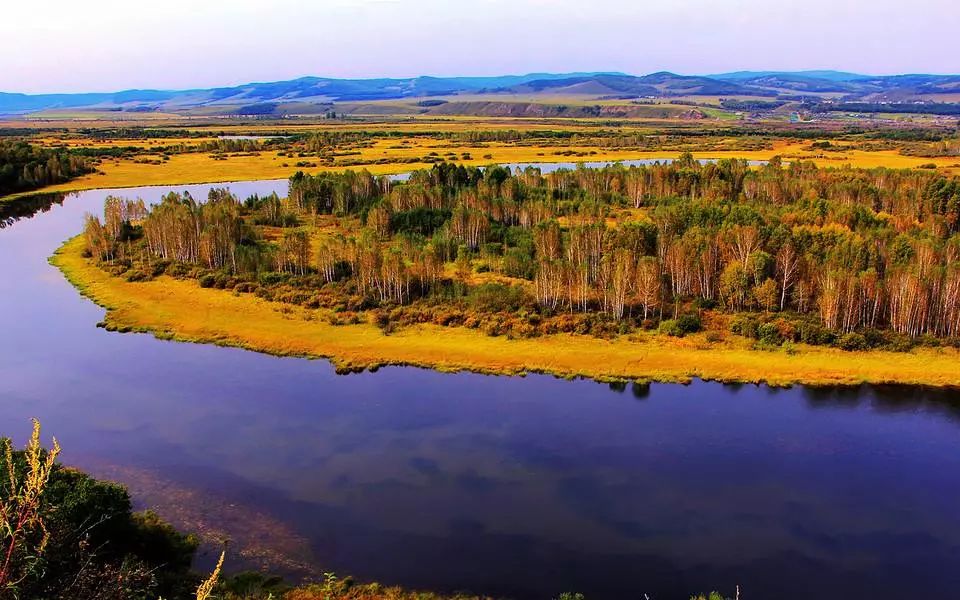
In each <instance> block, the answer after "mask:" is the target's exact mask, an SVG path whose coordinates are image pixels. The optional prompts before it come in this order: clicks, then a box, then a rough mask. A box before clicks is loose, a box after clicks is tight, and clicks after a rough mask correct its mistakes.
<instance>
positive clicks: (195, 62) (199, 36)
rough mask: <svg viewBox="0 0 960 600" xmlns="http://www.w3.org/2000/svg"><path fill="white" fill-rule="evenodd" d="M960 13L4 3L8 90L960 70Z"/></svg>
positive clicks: (878, 7) (783, 3)
mask: <svg viewBox="0 0 960 600" xmlns="http://www.w3.org/2000/svg"><path fill="white" fill-rule="evenodd" d="M957 1H958V0H856V1H852V0H654V1H652V2H650V1H647V0H469V1H468V0H313V1H309V0H299V1H298V0H160V1H158V2H143V1H131V0H126V1H122V2H120V1H115V0H84V1H80V0H32V1H26V0H3V2H2V5H0V91H3V92H24V93H52V92H92V91H117V90H123V89H132V88H139V89H145V88H149V89H187V88H195V87H215V86H228V85H236V84H241V83H248V82H253V81H278V80H284V79H292V78H296V77H302V76H305V75H316V76H326V77H344V78H362V77H410V76H417V75H436V76H453V75H504V74H523V73H529V72H571V71H623V72H626V73H631V74H636V75H642V74H646V73H651V72H655V71H673V72H676V73H681V74H709V73H719V72H726V71H738V70H804V69H837V70H843V71H853V72H858V73H868V74H877V75H882V74H897V73H918V72H920V73H960V52H958V51H957V43H956V39H957V35H958V34H960V7H958V5H957Z"/></svg>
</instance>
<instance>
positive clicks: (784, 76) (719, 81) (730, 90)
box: [0, 71, 960, 115]
mask: <svg viewBox="0 0 960 600" xmlns="http://www.w3.org/2000/svg"><path fill="white" fill-rule="evenodd" d="M954 94H955V95H957V97H956V100H960V76H957V75H923V74H919V75H893V76H870V75H858V74H855V73H845V72H839V71H801V72H782V71H739V72H733V73H722V74H717V75H710V76H695V75H694V76H691V75H677V74H675V73H669V72H665V71H662V72H658V73H652V74H649V75H643V76H634V75H627V74H624V73H616V72H596V73H559V74H552V73H531V74H527V75H507V76H498V77H429V76H423V77H411V78H406V79H398V78H381V79H332V78H324V77H302V78H299V79H293V80H289V81H276V82H262V83H249V84H244V85H239V86H233V87H219V88H208V89H191V90H126V91H121V92H115V93H81V94H39V95H28V94H20V93H0V114H5V115H29V114H31V113H36V112H41V111H58V110H61V111H62V110H81V109H82V110H91V111H119V112H124V111H130V112H151V111H157V112H165V113H167V112H172V113H182V114H201V115H237V114H242V115H250V114H254V115H256V114H263V115H283V114H318V113H322V112H324V111H327V110H331V109H332V110H336V107H337V106H340V105H343V104H344V103H348V104H351V105H356V104H357V103H365V104H366V105H368V106H370V103H378V102H384V101H397V100H405V99H411V100H414V99H422V98H444V99H446V100H448V101H451V102H454V105H453V106H448V107H446V108H444V109H440V108H426V109H423V110H417V109H414V108H412V107H415V106H416V104H412V105H410V106H404V107H403V108H402V110H400V112H410V111H413V112H427V111H429V112H438V113H449V112H450V111H451V110H452V109H453V108H454V106H460V107H465V106H466V105H472V104H475V103H476V101H477V96H483V97H484V98H483V100H484V101H485V102H488V103H500V104H503V103H509V102H511V101H512V100H511V99H512V98H520V97H523V98H524V100H523V102H525V103H527V104H530V103H533V104H537V103H541V102H542V103H546V104H549V103H551V102H552V103H556V102H557V100H556V99H557V98H570V97H576V98H581V99H583V100H590V101H592V100H604V99H619V100H625V101H628V100H632V99H638V98H676V97H680V96H694V97H695V96H711V97H717V96H721V97H754V98H769V99H784V100H806V101H822V100H824V99H834V100H839V101H843V102H916V101H928V100H936V101H940V102H943V101H953V100H954V98H952V95H954ZM458 96H471V99H470V100H471V101H470V102H467V101H465V99H463V100H464V101H460V100H461V99H458V98H457V97H458ZM485 110H490V108H489V105H488V107H487V109H485ZM531 110H533V111H534V112H536V111H537V110H539V109H524V110H523V111H521V112H530V111H531ZM511 111H514V109H513V108H509V109H508V110H506V112H507V113H510V112H511ZM514 112H515V111H514ZM541 112H542V111H541ZM579 112H583V111H579Z"/></svg>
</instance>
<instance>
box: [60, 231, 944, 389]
mask: <svg viewBox="0 0 960 600" xmlns="http://www.w3.org/2000/svg"><path fill="white" fill-rule="evenodd" d="M82 250H83V241H82V240H81V239H80V238H79V237H78V238H74V239H73V240H70V241H68V242H67V243H66V244H65V245H64V246H63V247H62V248H60V249H59V250H58V251H57V253H56V254H55V255H54V257H53V258H52V259H51V262H52V263H53V264H54V265H56V266H57V267H59V268H60V269H61V270H62V271H63V273H64V274H65V275H66V277H67V278H68V279H69V280H70V281H71V282H72V283H73V284H74V285H75V286H76V287H77V288H78V289H80V290H81V292H82V293H83V294H84V295H86V296H88V297H89V298H91V299H92V300H94V301H95V302H96V303H97V304H99V305H100V306H103V307H105V308H107V315H106V325H107V327H108V328H110V329H115V330H119V331H139V332H150V333H152V334H154V335H156V336H157V337H159V338H162V339H172V340H178V341H188V342H202V343H215V344H220V345H225V346H236V347H240V348H247V349H251V350H257V351H261V352H267V353H270V354H276V355H281V356H286V355H289V356H304V357H315V358H329V359H330V360H331V361H332V362H333V363H334V364H335V365H336V366H337V367H338V369H341V370H351V369H360V368H369V367H375V366H380V365H388V364H403V365H415V366H421V367H429V368H434V369H438V370H443V371H461V370H468V371H475V372H481V373H495V374H522V373H527V372H542V373H550V374H553V375H557V376H559V377H575V376H584V377H592V378H596V379H599V380H613V379H637V380H652V381H669V382H686V381H689V380H690V379H691V378H696V377H698V378H702V379H708V380H718V381H725V382H766V383H769V384H772V385H789V384H794V383H803V384H814V385H829V384H859V383H864V382H867V383H902V384H920V385H931V386H957V385H960V354H958V353H957V351H955V350H953V349H922V350H915V351H913V352H910V353H890V352H882V351H872V352H860V353H851V352H843V351H840V350H835V349H828V348H821V347H810V346H804V345H798V346H797V348H798V352H797V353H796V354H788V353H786V352H784V351H775V352H766V351H758V350H752V349H750V342H749V341H748V340H746V339H742V338H736V337H730V338H729V339H727V340H725V341H721V342H716V343H708V342H706V340H705V339H704V337H703V336H702V334H701V335H694V336H690V337H687V338H684V339H674V338H666V337H663V336H658V335H653V334H643V335H640V336H631V337H630V338H627V337H621V338H618V339H616V340H613V341H608V340H602V339H598V338H594V337H585V336H575V335H556V336H548V337H541V338H533V339H516V340H509V339H506V338H502V337H489V336H486V335H484V334H483V333H481V332H479V331H476V330H473V329H466V328H443V327H439V326H432V325H423V326H418V327H415V328H408V329H404V330H401V331H400V332H398V333H395V334H393V335H384V334H383V333H381V331H380V330H379V329H378V328H376V327H375V326H373V325H370V324H365V323H364V324H359V325H342V326H334V325H330V324H329V323H328V322H327V320H326V316H327V314H326V313H325V312H324V311H320V310H306V309H302V308H299V307H293V306H289V305H283V304H278V303H273V302H267V301H264V300H262V299H260V298H257V297H255V296H253V295H250V294H243V295H238V294H235V293H233V292H230V291H223V290H216V289H205V288H200V287H199V286H198V285H197V283H196V282H195V281H184V280H175V279H171V278H169V277H162V278H159V279H156V280H153V281H148V282H142V283H130V282H127V281H126V280H124V279H121V278H117V277H112V276H111V275H109V274H107V273H106V272H104V271H103V270H101V269H100V268H99V267H97V266H96V265H94V264H93V263H92V262H90V261H89V260H87V259H85V258H84V257H83V256H82V254H81V253H82Z"/></svg>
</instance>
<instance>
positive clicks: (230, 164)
mask: <svg viewBox="0 0 960 600" xmlns="http://www.w3.org/2000/svg"><path fill="white" fill-rule="evenodd" d="M560 150H563V151H566V150H570V151H573V152H577V153H585V154H587V155H586V156H579V157H567V156H561V155H557V154H555V153H556V152H557V151H560ZM430 152H436V153H437V154H439V155H440V156H443V155H444V154H446V153H450V152H452V153H455V154H456V155H457V156H458V158H457V161H456V162H458V163H462V164H467V165H476V166H483V165H488V164H491V163H501V164H504V163H526V162H541V163H544V162H578V161H587V162H593V161H617V160H632V159H670V158H676V157H677V156H679V155H680V152H677V151H665V152H638V151H629V150H628V151H624V150H617V149H605V148H601V147H597V146H569V147H563V148H558V147H555V146H515V145H510V144H501V143H490V144H486V145H484V146H483V147H477V146H472V145H469V144H463V143H458V144H451V143H450V142H449V141H447V140H438V139H416V140H414V141H412V143H410V144H407V145H402V144H400V143H399V141H398V140H387V141H383V140H381V141H378V142H376V143H375V144H373V145H372V146H371V147H369V148H362V149H360V154H359V155H358V156H356V158H360V159H364V160H384V161H388V162H385V163H384V164H373V165H367V166H363V167H344V166H318V167H296V166H295V165H296V163H297V162H298V161H299V160H307V161H310V160H312V159H298V158H288V157H279V156H277V155H276V153H275V152H262V153H260V154H259V155H257V156H233V157H230V158H228V159H227V160H216V159H214V158H212V157H211V155H210V154H207V153H190V154H176V155H173V156H171V157H170V160H169V161H164V162H162V163H161V164H146V163H143V162H135V161H131V160H118V161H106V162H104V163H103V164H102V165H101V166H100V169H101V171H102V172H103V174H91V175H86V176H84V177H80V178H78V179H75V180H72V181H70V182H67V183H64V184H61V185H57V186H52V187H49V188H45V189H44V190H42V191H44V192H65V191H75V190H85V189H94V188H122V187H135V186H141V185H174V184H188V183H218V182H226V181H247V180H255V179H285V178H287V177H290V176H291V175H292V174H293V173H295V172H296V171H304V172H307V173H317V172H321V171H342V170H344V169H345V168H366V169H368V170H369V171H371V172H372V173H374V174H393V173H404V172H408V171H412V170H414V169H421V168H429V167H430V164H429V163H423V162H417V163H408V162H401V161H404V160H407V159H410V158H411V157H423V156H426V155H427V154H428V153H430ZM591 152H592V154H590V153H591ZM463 153H469V154H470V156H471V158H470V159H467V160H463V159H462V158H460V157H462V155H463ZM693 155H694V156H695V157H696V158H745V159H748V160H768V159H770V158H772V157H773V156H777V155H780V156H783V157H784V158H785V159H786V160H800V159H802V160H812V161H813V162H815V163H817V164H818V165H819V166H823V167H826V166H835V167H841V166H845V165H850V166H853V167H861V168H872V167H881V166H882V167H891V168H915V167H918V166H920V165H922V164H928V163H934V164H936V165H938V167H939V168H940V170H941V171H942V172H960V168H957V167H953V166H952V165H956V164H958V162H960V161H958V160H957V159H956V158H936V159H931V158H920V157H911V156H902V155H900V154H899V153H897V152H896V151H893V150H886V151H877V152H867V151H863V150H847V151H844V152H834V153H828V154H823V153H816V152H811V151H810V150H809V144H808V143H788V142H776V143H774V144H773V146H772V148H770V149H765V150H722V151H705V152H694V153H693ZM486 156H490V158H485V157H486ZM393 161H396V162H393ZM284 165H287V166H284Z"/></svg>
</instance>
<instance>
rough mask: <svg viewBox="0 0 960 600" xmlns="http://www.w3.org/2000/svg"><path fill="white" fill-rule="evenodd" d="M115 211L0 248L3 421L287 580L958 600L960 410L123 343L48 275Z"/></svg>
mask: <svg viewBox="0 0 960 600" xmlns="http://www.w3.org/2000/svg"><path fill="white" fill-rule="evenodd" d="M209 187H210V186H206V185H195V186H173V187H172V188H171V187H166V186H165V187H159V188H138V189H127V190H121V191H118V192H117V193H119V194H122V195H126V196H140V197H143V198H144V199H145V200H148V201H155V200H157V199H159V196H160V195H161V193H164V192H166V191H169V190H170V189H178V190H182V189H188V190H190V191H191V193H193V194H194V196H195V197H198V198H203V197H205V196H206V190H207V189H208V188H209ZM229 187H230V188H231V189H232V190H233V191H234V192H235V193H237V194H238V195H239V196H240V197H245V196H247V195H249V194H252V193H259V194H268V193H270V192H271V191H278V192H279V193H280V194H281V195H282V194H285V192H286V182H285V181H279V182H276V181H274V182H271V181H264V182H248V183H234V184H229ZM108 193H110V191H109V190H99V191H90V192H82V193H80V194H78V195H75V196H71V197H68V198H67V199H66V201H65V202H64V203H63V205H62V206H60V205H54V206H53V207H52V208H51V209H50V210H49V211H48V212H41V213H38V214H36V215H35V216H33V217H32V218H25V219H21V220H19V221H17V222H14V223H12V224H10V225H9V226H7V227H6V228H4V229H0V299H2V300H0V306H2V309H3V310H2V311H0V332H2V333H0V335H2V338H0V339H2V343H0V422H2V423H3V428H2V430H3V432H5V433H10V434H13V435H14V436H15V438H16V439H17V440H18V441H19V442H22V441H23V440H24V438H25V436H26V434H27V432H28V429H29V422H28V419H29V417H31V416H37V417H40V418H41V419H42V421H43V424H44V427H45V432H47V433H55V434H56V435H57V436H58V437H59V438H60V441H61V443H62V444H63V446H64V452H65V454H64V457H65V460H66V461H67V462H70V463H72V464H75V465H77V466H79V467H81V468H85V469H89V470H91V471H92V472H94V473H98V474H104V475H110V476H113V477H116V478H117V479H119V480H121V481H123V482H125V483H128V484H130V485H131V489H132V490H133V491H134V493H135V496H136V498H137V501H138V503H139V504H140V505H151V506H158V507H159V508H160V509H161V511H162V512H166V513H167V516H168V517H169V518H171V519H173V520H174V521H177V522H178V523H179V524H182V525H185V526H191V524H194V525H195V524H197V523H201V521H202V523H201V524H202V525H203V526H204V527H209V528H212V529H216V530H217V531H223V532H226V533H229V534H230V535H231V536H232V537H234V538H235V539H236V540H237V542H236V543H237V544H238V545H241V546H242V545H243V544H247V543H249V544H254V543H256V542H259V543H260V544H262V545H263V546H264V547H265V548H266V549H265V550H264V551H263V552H262V553H261V554H262V555H264V556H268V559H265V560H264V561H263V562H265V563H267V564H270V565H272V566H273V567H274V568H280V569H281V570H283V569H286V568H287V567H289V569H287V570H289V571H290V572H300V573H302V572H303V571H304V570H307V571H309V570H310V569H311V568H312V569H315V570H323V571H336V572H338V573H342V574H347V573H349V574H353V575H355V576H357V577H358V578H360V579H363V580H379V581H382V582H385V583H391V584H403V585H410V586H416V587H421V588H429V589H442V590H453V589H468V590H472V591H475V592H483V593H490V594H504V595H509V596H512V597H517V598H550V597H553V596H555V595H556V594H557V593H559V592H561V591H564V590H577V591H581V592H584V593H585V594H586V595H587V597H588V598H589V599H590V600H597V599H600V600H603V599H606V598H610V599H613V598H623V597H627V596H629V597H634V598H637V597H640V598H642V597H643V596H642V594H643V593H647V594H649V595H650V596H651V597H652V598H685V597H687V596H688V595H689V594H690V593H693V592H697V591H706V590H709V589H720V590H721V591H723V592H725V593H727V594H728V595H732V594H733V590H734V586H735V585H737V584H739V585H740V587H741V590H742V592H743V594H744V597H749V598H778V599H779V600H792V599H797V600H799V599H804V600H807V599H809V598H819V599H833V598H836V599H841V598H842V599H845V600H846V599H849V598H865V597H870V598H872V599H873V600H884V599H888V598H889V599H895V598H896V599H898V600H899V599H902V598H920V597H924V598H926V597H941V598H947V597H952V596H953V595H954V594H955V593H956V590H957V589H960V571H958V569H957V568H956V565H958V564H960V520H958V519H957V517H956V512H957V511H956V498H957V497H958V493H960V479H958V476H957V473H960V398H958V394H957V393H956V392H953V391H932V390H923V389H917V388H870V387H862V388H856V389H844V390H816V389H809V388H801V387H795V388H792V389H787V390H775V389H770V388H767V387H762V386H760V387H757V386H725V385H720V384H714V383H703V382H695V383H693V384H691V385H689V386H681V385H657V384H654V385H651V386H649V387H634V386H627V387H626V388H624V389H619V388H617V387H610V386H607V385H601V384H598V383H595V382H591V381H562V380H558V379H554V378H551V377H547V376H530V377H526V378H507V377H490V376H482V375H475V374H441V373H435V372H432V371H428V370H421V369H413V368H397V367H392V368H386V369H382V370H380V371H378V372H376V373H364V374H359V375H350V376H338V375H336V374H335V373H334V371H333V369H332V368H331V366H330V365H329V364H328V363H327V362H325V361H308V360H302V359H294V358H276V357H271V356H266V355H260V354H256V353H252V352H247V351H243V350H237V349H230V348H220V347H214V346H204V345H195V344H178V343H173V342H164V341H158V340H155V339H154V338H152V337H151V336H148V335H139V334H137V335H134V334H126V335H124V334H118V333H110V332H106V331H104V330H102V329H98V328H96V327H95V324H96V323H97V322H98V321H99V320H100V319H101V318H102V315H103V310H102V309H100V308H98V307H96V306H95V305H94V304H92V303H91V302H90V301H88V300H86V299H84V298H82V297H81V296H79V294H78V293H77V292H76V290H74V289H73V288H72V287H71V286H70V285H69V284H68V283H67V282H66V281H65V280H64V279H63V277H62V276H61V275H60V273H59V272H58V271H57V270H56V269H54V268H52V267H51V266H49V265H48V264H47V262H46V260H47V257H48V256H49V255H50V254H51V253H52V252H53V250H54V249H55V248H56V247H57V246H58V245H59V244H60V243H61V242H62V241H63V240H64V239H66V238H68V237H70V236H72V235H74V234H75V233H77V232H78V231H79V230H80V227H81V220H82V215H83V213H84V212H87V211H99V210H100V209H101V207H102V200H103V198H104V197H105V196H106V195H107V194H108ZM198 515H199V516H198ZM198 519H200V521H198ZM251 531H253V533H254V535H251V533H250V532H251ZM238 549H239V548H238V547H237V545H235V546H234V550H238ZM231 561H232V564H233V565H235V566H241V565H243V564H244V562H243V560H242V559H241V558H240V557H239V556H237V555H236V554H234V556H232V557H231ZM291 565H296V567H294V566H291Z"/></svg>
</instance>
